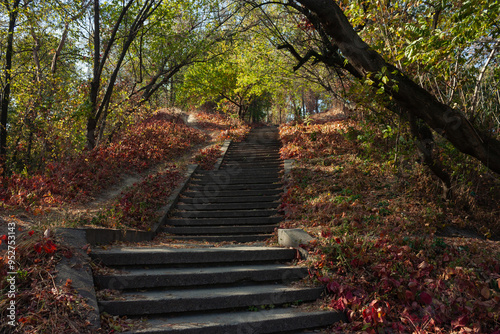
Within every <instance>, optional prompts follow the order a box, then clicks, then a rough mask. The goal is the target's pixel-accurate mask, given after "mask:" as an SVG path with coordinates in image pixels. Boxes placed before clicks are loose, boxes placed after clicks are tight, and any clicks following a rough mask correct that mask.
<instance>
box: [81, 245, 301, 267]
mask: <svg viewBox="0 0 500 334" xmlns="http://www.w3.org/2000/svg"><path fill="white" fill-rule="evenodd" d="M90 255H91V257H92V258H93V259H96V260H99V261H100V262H102V263H103V264H104V265H107V266H126V265H178V264H184V265H188V264H206V263H213V264H221V263H233V262H237V263H244V262H265V261H289V260H292V259H294V258H295V256H296V251H295V250H293V249H286V248H273V247H258V246H236V247H205V248H187V249H177V248H168V247H152V248H149V247H144V248H140V247H120V248H110V249H95V250H93V251H92V252H91V253H90Z"/></svg>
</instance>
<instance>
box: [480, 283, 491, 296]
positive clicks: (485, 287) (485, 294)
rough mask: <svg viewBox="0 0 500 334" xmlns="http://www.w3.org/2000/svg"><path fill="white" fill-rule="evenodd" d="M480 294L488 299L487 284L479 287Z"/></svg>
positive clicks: (488, 290)
mask: <svg viewBox="0 0 500 334" xmlns="http://www.w3.org/2000/svg"><path fill="white" fill-rule="evenodd" d="M481 296H483V297H484V298H485V299H490V296H491V294H490V289H488V287H487V286H484V287H483V288H482V289H481Z"/></svg>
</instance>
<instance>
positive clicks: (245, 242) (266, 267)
mask: <svg viewBox="0 0 500 334" xmlns="http://www.w3.org/2000/svg"><path fill="white" fill-rule="evenodd" d="M279 147H280V143H279V140H278V131H277V129H276V128H274V127H261V128H256V129H253V130H252V131H251V133H250V134H249V136H248V137H247V139H246V140H245V141H243V142H241V143H232V144H231V145H230V147H229V149H228V150H227V152H226V155H225V157H224V159H223V161H222V163H221V164H220V165H219V166H217V169H216V170H214V171H197V172H195V173H194V174H193V176H192V177H191V179H190V181H189V184H188V186H187V188H186V190H185V191H184V192H183V193H182V195H181V198H180V199H179V201H178V203H177V205H176V208H175V210H174V211H173V214H172V215H171V217H170V218H169V219H168V220H167V221H166V225H165V226H164V227H162V231H163V232H165V233H169V234H171V235H170V236H169V238H172V239H177V240H194V241H193V244H192V245H190V244H189V243H188V244H184V247H181V248H173V247H156V248H155V247H147V248H146V247H127V248H108V249H98V250H94V251H93V252H92V254H91V255H92V257H93V258H94V259H95V260H97V261H100V262H101V263H102V264H103V265H104V266H106V267H108V268H110V269H113V270H111V271H110V273H108V274H99V275H95V277H94V281H95V283H96V286H97V289H99V290H101V291H103V290H104V291H105V289H110V290H118V291H120V292H121V293H120V294H119V295H118V296H115V297H113V298H101V299H100V300H99V307H100V311H101V312H107V313H108V314H111V315H119V316H127V317H130V318H143V319H144V321H143V322H142V325H143V326H141V328H135V329H134V331H133V332H134V333H192V334H198V333H199V334H210V333H217V334H224V333H228V334H239V333H241V334H244V333H285V332H286V333H305V331H308V330H311V329H316V328H324V327H327V326H329V325H331V324H333V323H335V322H336V321H338V320H339V319H341V318H342V317H341V315H340V314H338V313H335V312H329V311H318V310H317V309H314V308H313V307H311V306H310V303H312V302H314V301H315V300H317V299H318V298H319V297H320V296H321V294H322V293H323V288H321V287H305V286H303V285H300V284H293V283H294V282H296V281H298V280H300V279H302V278H304V277H305V276H307V274H308V270H307V268H306V267H302V266H298V265H294V261H295V259H296V256H297V251H296V250H294V249H291V248H280V247H266V246H264V244H263V243H262V242H261V241H263V240H266V239H268V238H269V237H271V236H272V234H273V232H274V230H275V228H276V227H278V226H279V222H280V221H281V220H282V217H281V216H280V215H279V213H278V210H277V208H278V206H279V199H280V195H281V192H282V188H283V185H282V183H281V180H282V177H281V172H282V169H283V163H282V161H281V160H280V158H279ZM197 241H208V242H211V243H216V242H223V241H233V242H236V244H232V245H230V246H220V247H215V246H200V245H199V242H198V243H197ZM259 242H260V243H259ZM100 295H103V294H100Z"/></svg>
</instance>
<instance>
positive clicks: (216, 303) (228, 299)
mask: <svg viewBox="0 0 500 334" xmlns="http://www.w3.org/2000/svg"><path fill="white" fill-rule="evenodd" d="M322 292H323V288H298V287H288V286H286V285H281V284H270V285H249V286H238V287H222V288H202V289H193V290H186V289H181V290H149V291H131V292H123V293H122V294H121V295H120V296H119V298H120V300H101V301H99V306H100V308H101V310H102V312H107V313H109V314H113V315H120V316H122V315H127V316H131V315H148V314H168V313H179V312H196V311H213V310H227V309H237V308H248V307H250V306H261V305H282V304H285V303H294V302H299V301H300V302H304V301H312V300H316V299H318V298H319V297H320V295H321V293H322Z"/></svg>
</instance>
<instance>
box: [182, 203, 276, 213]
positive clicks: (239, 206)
mask: <svg viewBox="0 0 500 334" xmlns="http://www.w3.org/2000/svg"><path fill="white" fill-rule="evenodd" d="M279 205H280V203H278V202H255V203H253V202H247V203H214V204H211V203H210V204H200V203H198V204H190V203H179V204H177V210H183V211H214V210H220V211H224V210H256V209H276V208H278V206H279Z"/></svg>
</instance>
